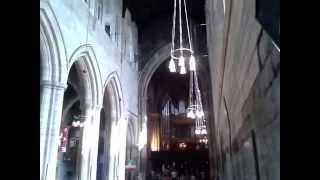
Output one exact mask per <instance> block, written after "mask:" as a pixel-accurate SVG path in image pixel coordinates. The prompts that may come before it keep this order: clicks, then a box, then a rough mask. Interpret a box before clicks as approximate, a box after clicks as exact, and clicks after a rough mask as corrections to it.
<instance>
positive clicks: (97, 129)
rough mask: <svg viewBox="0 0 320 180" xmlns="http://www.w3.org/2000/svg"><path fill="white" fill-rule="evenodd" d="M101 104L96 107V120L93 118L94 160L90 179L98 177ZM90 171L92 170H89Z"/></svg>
mask: <svg viewBox="0 0 320 180" xmlns="http://www.w3.org/2000/svg"><path fill="white" fill-rule="evenodd" d="M101 108H102V107H101V106H97V107H96V108H94V112H93V114H94V116H93V118H94V120H93V125H92V127H93V129H94V130H92V133H94V134H93V136H92V137H93V139H92V158H91V159H92V161H91V167H92V168H91V178H90V180H96V179H97V178H96V177H97V161H98V148H99V133H100V112H101ZM89 173H90V172H89Z"/></svg>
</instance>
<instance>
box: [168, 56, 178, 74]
mask: <svg viewBox="0 0 320 180" xmlns="http://www.w3.org/2000/svg"><path fill="white" fill-rule="evenodd" d="M169 70H170V72H176V65H175V64H174V61H173V59H170V62H169Z"/></svg>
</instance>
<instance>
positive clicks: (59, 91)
mask: <svg viewBox="0 0 320 180" xmlns="http://www.w3.org/2000/svg"><path fill="white" fill-rule="evenodd" d="M65 88H66V86H65V85H63V84H59V83H50V82H47V81H42V82H41V92H42V93H41V99H40V179H41V180H51V179H52V180H55V178H56V166H57V158H58V157H57V156H58V145H59V132H60V124H61V116H62V107H63V96H64V90H65Z"/></svg>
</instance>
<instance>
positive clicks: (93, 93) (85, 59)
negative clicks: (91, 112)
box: [68, 44, 103, 107]
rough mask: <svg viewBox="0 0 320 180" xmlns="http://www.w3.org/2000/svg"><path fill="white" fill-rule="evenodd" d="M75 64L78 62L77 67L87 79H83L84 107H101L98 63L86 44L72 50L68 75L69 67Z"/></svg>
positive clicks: (100, 83)
mask: <svg viewBox="0 0 320 180" xmlns="http://www.w3.org/2000/svg"><path fill="white" fill-rule="evenodd" d="M80 60H81V61H80ZM76 62H79V67H80V68H82V69H83V71H84V74H86V73H87V78H85V77H84V78H83V79H85V80H86V82H85V86H86V88H85V90H86V92H85V94H86V95H85V96H86V100H85V105H86V106H91V107H102V103H103V101H102V80H101V74H100V69H99V65H98V61H97V58H96V55H95V52H94V50H93V47H92V46H91V45H89V44H87V45H81V46H80V47H78V48H77V49H76V50H74V52H73V53H72V55H71V58H70V59H69V64H70V66H69V69H68V73H69V71H70V69H71V68H70V67H71V65H72V64H74V63H76ZM86 71H87V72H86ZM84 76H85V75H84Z"/></svg>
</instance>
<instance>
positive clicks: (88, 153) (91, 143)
mask: <svg viewBox="0 0 320 180" xmlns="http://www.w3.org/2000/svg"><path fill="white" fill-rule="evenodd" d="M100 110H101V107H92V106H88V105H87V106H85V108H84V111H83V112H84V113H83V115H84V117H85V125H84V127H83V134H82V143H81V162H80V166H81V167H80V179H81V180H91V179H95V178H96V163H97V157H96V156H97V154H98V140H99V122H100V119H99V118H100Z"/></svg>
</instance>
